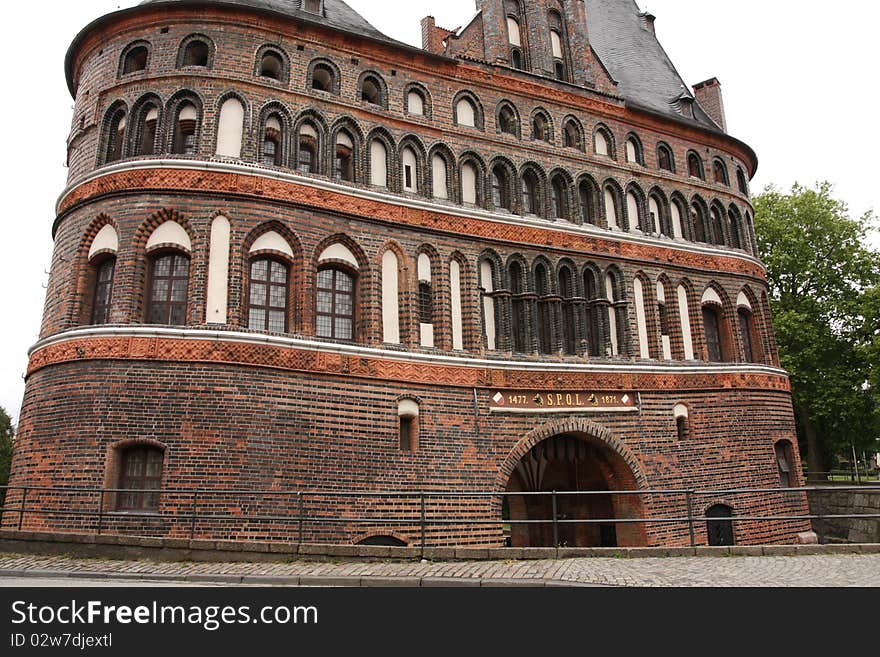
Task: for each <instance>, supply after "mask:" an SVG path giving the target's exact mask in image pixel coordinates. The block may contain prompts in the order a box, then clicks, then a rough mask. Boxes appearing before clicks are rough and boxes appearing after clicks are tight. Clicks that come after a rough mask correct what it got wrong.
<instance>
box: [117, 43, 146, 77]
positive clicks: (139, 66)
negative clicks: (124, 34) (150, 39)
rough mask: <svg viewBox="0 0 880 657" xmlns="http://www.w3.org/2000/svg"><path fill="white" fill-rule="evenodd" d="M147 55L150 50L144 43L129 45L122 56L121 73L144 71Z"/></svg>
mask: <svg viewBox="0 0 880 657" xmlns="http://www.w3.org/2000/svg"><path fill="white" fill-rule="evenodd" d="M149 56H150V50H149V48H148V47H147V45H146V44H145V43H141V44H138V45H135V46H129V48H128V49H127V50H126V52H125V53H124V54H123V56H122V75H128V74H129V73H137V72H138V71H145V70H146V69H147V60H148V59H149Z"/></svg>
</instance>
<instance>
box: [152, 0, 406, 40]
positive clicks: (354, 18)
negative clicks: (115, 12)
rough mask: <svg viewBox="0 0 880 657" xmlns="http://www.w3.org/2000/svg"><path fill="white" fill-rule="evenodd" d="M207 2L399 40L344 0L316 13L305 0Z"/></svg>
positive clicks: (164, 0)
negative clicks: (237, 6)
mask: <svg viewBox="0 0 880 657" xmlns="http://www.w3.org/2000/svg"><path fill="white" fill-rule="evenodd" d="M181 3H186V4H199V2H193V0H144V1H143V2H141V4H142V5H175V4H181ZM204 4H213V5H241V6H244V7H252V8H254V9H262V10H264V11H271V12H273V13H276V14H284V15H287V16H292V17H295V18H299V19H305V20H311V21H316V22H320V23H322V24H324V25H329V26H331V27H335V28H337V29H340V30H344V31H346V32H354V33H356V34H361V35H363V36H367V37H371V38H373V39H380V40H382V41H388V42H391V43H396V42H395V41H394V40H393V39H391V38H389V37H387V36H385V35H384V34H382V33H381V32H380V31H379V30H377V29H376V28H375V27H373V26H372V25H370V23H368V22H367V20H366V19H365V18H364V17H363V16H361V15H360V14H359V13H357V12H356V11H355V10H354V9H352V8H351V7H349V6H348V5H347V4H345V3H344V2H343V1H342V0H324V15H323V16H317V15H315V14H313V13H311V12H308V11H303V10H302V0H205V1H204Z"/></svg>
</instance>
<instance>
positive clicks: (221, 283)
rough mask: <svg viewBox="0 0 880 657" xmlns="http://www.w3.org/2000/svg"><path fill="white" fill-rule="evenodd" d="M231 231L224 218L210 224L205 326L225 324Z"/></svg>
mask: <svg viewBox="0 0 880 657" xmlns="http://www.w3.org/2000/svg"><path fill="white" fill-rule="evenodd" d="M231 234H232V229H231V226H230V224H229V220H228V219H227V218H226V217H220V216H218V217H215V218H214V220H213V221H212V222H211V246H210V251H209V255H208V299H207V308H206V311H205V323H206V324H225V323H226V319H227V310H228V307H227V298H228V296H229V243H230V239H231Z"/></svg>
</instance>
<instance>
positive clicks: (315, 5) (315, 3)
mask: <svg viewBox="0 0 880 657" xmlns="http://www.w3.org/2000/svg"><path fill="white" fill-rule="evenodd" d="M302 6H303V11H307V12H309V13H311V14H320V13H321V0H303V5H302Z"/></svg>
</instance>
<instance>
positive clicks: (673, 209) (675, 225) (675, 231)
mask: <svg viewBox="0 0 880 657" xmlns="http://www.w3.org/2000/svg"><path fill="white" fill-rule="evenodd" d="M669 205H670V209H669V211H670V214H671V215H672V236H673V237H674V238H675V239H677V240H680V239H681V238H682V237H684V232H683V231H682V229H681V210H679V209H678V204H677V203H670V204H669Z"/></svg>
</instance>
